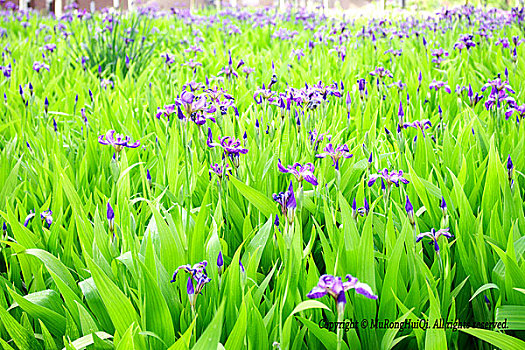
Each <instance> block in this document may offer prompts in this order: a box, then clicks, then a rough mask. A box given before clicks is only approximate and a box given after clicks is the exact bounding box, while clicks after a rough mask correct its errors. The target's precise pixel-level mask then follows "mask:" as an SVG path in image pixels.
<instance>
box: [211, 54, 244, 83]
mask: <svg viewBox="0 0 525 350" xmlns="http://www.w3.org/2000/svg"><path fill="white" fill-rule="evenodd" d="M228 55H229V60H228V65H227V66H225V67H223V68H222V69H221V70H220V72H219V73H218V74H217V75H219V76H220V75H224V76H225V77H226V78H228V79H231V78H232V77H235V78H237V77H238V76H239V75H238V74H237V72H236V71H235V69H234V68H233V61H232V55H231V52H228ZM243 64H244V61H243V60H241V61H240V62H239V64H238V65H237V69H238V68H239V67H240V66H242V65H243Z"/></svg>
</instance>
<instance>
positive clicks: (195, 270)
mask: <svg viewBox="0 0 525 350" xmlns="http://www.w3.org/2000/svg"><path fill="white" fill-rule="evenodd" d="M207 265H208V262H207V261H206V260H204V261H202V262H199V263H197V264H195V265H193V266H191V265H189V264H188V265H181V266H179V267H178V268H177V269H176V270H175V272H174V274H173V278H172V280H171V281H170V282H171V283H173V282H175V279H176V278H177V273H178V272H179V271H180V270H183V271H186V272H187V273H189V274H190V276H189V279H188V284H187V287H186V290H187V293H188V298H189V299H190V304H191V307H192V308H194V307H195V302H196V297H197V295H199V294H200V293H201V292H202V290H203V289H204V286H205V285H206V283H209V282H210V281H211V279H210V278H208V274H207V272H206V266H207ZM194 281H195V283H196V285H195V286H194V285H193V282H194Z"/></svg>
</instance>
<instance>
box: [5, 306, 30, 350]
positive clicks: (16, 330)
mask: <svg viewBox="0 0 525 350" xmlns="http://www.w3.org/2000/svg"><path fill="white" fill-rule="evenodd" d="M0 319H1V320H2V323H3V324H4V327H5V329H6V330H7V333H9V335H10V336H11V338H12V339H13V341H14V343H15V344H16V346H18V348H19V349H40V345H39V344H38V342H37V341H36V339H35V337H34V336H33V334H32V333H29V331H28V330H27V329H25V328H24V327H23V326H22V325H21V324H20V323H18V322H16V320H15V319H14V318H13V316H11V315H10V314H9V312H7V310H5V309H4V308H3V307H0Z"/></svg>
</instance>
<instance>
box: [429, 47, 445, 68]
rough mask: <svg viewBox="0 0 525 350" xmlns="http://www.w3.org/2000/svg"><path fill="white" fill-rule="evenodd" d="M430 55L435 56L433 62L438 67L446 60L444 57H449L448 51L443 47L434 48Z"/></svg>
mask: <svg viewBox="0 0 525 350" xmlns="http://www.w3.org/2000/svg"><path fill="white" fill-rule="evenodd" d="M430 55H432V56H433V58H432V62H434V63H435V64H436V66H437V67H439V66H440V65H441V62H443V61H444V57H448V51H445V50H443V49H442V48H439V49H436V50H432V51H431V52H430Z"/></svg>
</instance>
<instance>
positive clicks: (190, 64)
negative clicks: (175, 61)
mask: <svg viewBox="0 0 525 350" xmlns="http://www.w3.org/2000/svg"><path fill="white" fill-rule="evenodd" d="M181 65H182V66H188V67H190V68H191V69H195V68H196V67H199V66H201V67H202V63H200V62H197V61H195V60H194V59H193V58H190V59H189V60H188V61H187V62H184V63H182V64H181Z"/></svg>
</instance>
